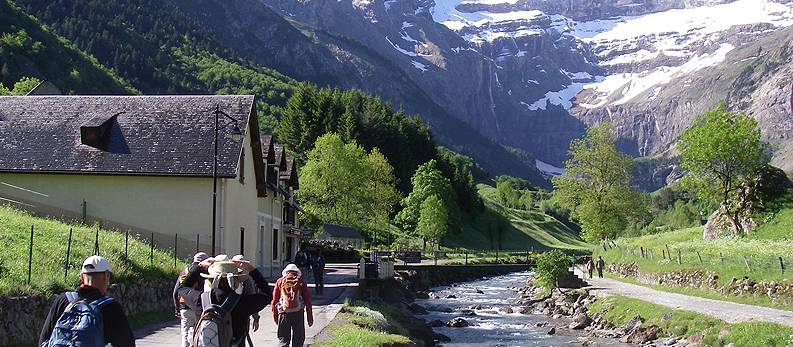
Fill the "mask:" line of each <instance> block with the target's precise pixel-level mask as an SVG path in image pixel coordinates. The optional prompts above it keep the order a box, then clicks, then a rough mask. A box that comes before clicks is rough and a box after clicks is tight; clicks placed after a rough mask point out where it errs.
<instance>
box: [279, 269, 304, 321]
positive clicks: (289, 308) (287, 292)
mask: <svg viewBox="0 0 793 347" xmlns="http://www.w3.org/2000/svg"><path fill="white" fill-rule="evenodd" d="M301 288H302V285H301V281H300V278H299V277H298V278H290V277H284V278H283V279H282V280H281V297H280V299H279V300H278V304H277V305H278V311H279V312H282V313H283V312H297V311H300V310H302V309H303V296H302V295H301V293H300V289H301Z"/></svg>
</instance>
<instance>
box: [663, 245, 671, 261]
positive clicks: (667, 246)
mask: <svg viewBox="0 0 793 347" xmlns="http://www.w3.org/2000/svg"><path fill="white" fill-rule="evenodd" d="M664 247H666V256H667V257H668V258H669V260H672V252H671V251H670V250H669V245H664Z"/></svg>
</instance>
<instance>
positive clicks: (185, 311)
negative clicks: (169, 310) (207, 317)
mask: <svg viewBox="0 0 793 347" xmlns="http://www.w3.org/2000/svg"><path fill="white" fill-rule="evenodd" d="M207 258H209V255H208V254H206V253H204V252H198V253H196V254H195V255H194V256H193V264H192V265H191V266H196V265H198V263H200V262H202V261H204V260H206V259H207ZM189 271H190V267H187V268H185V269H184V270H182V272H180V273H179V278H178V279H177V280H176V285H174V288H173V300H174V306H175V308H176V318H179V320H180V326H181V333H182V347H190V343H191V342H192V341H193V332H194V330H195V323H196V322H198V318H199V317H200V316H201V311H196V310H191V309H190V307H188V306H187V305H185V304H184V298H183V297H182V296H181V295H179V287H180V286H181V285H182V283H184V281H185V279H187V274H188V273H189ZM193 288H194V289H197V290H200V289H201V283H196V284H195V285H194V286H193Z"/></svg>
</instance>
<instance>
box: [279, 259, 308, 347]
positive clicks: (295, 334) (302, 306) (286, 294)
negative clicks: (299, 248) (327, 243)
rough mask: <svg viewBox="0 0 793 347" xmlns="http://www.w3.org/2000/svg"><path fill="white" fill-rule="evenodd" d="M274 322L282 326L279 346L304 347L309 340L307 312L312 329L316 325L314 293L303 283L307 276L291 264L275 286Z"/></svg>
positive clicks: (280, 327)
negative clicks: (312, 304)
mask: <svg viewBox="0 0 793 347" xmlns="http://www.w3.org/2000/svg"><path fill="white" fill-rule="evenodd" d="M270 304H271V306H272V310H273V321H275V324H276V325H278V333H277V334H278V346H280V347H289V346H290V342H291V346H292V347H302V346H303V343H304V342H305V340H306V327H305V325H304V320H303V312H304V311H305V314H306V320H307V322H308V326H312V325H314V313H313V311H312V309H311V292H309V290H308V284H307V283H306V281H305V280H304V279H303V273H302V271H300V269H299V268H298V267H297V265H295V264H289V265H287V266H286V268H284V270H283V271H282V272H281V278H279V279H278V280H277V281H276V282H275V288H274V289H273V301H272V302H271V303H270Z"/></svg>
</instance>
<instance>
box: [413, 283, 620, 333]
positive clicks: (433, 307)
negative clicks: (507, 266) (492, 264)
mask: <svg viewBox="0 0 793 347" xmlns="http://www.w3.org/2000/svg"><path fill="white" fill-rule="evenodd" d="M529 276H532V273H530V272H519V273H513V274H509V275H504V276H496V277H491V278H487V279H481V280H476V281H470V282H464V283H459V284H456V285H454V286H444V287H436V288H432V292H434V293H435V294H437V295H438V296H439V297H440V298H439V299H425V300H416V303H418V304H419V305H421V306H423V307H424V308H425V309H427V310H428V311H429V314H427V315H423V316H421V317H423V318H425V319H427V321H433V320H435V319H439V320H441V321H443V322H446V321H448V320H450V319H452V318H455V317H463V318H465V319H466V320H467V321H468V323H469V324H470V326H468V327H465V328H451V327H445V326H444V327H438V328H435V329H434V330H435V332H436V333H440V334H443V335H446V336H448V337H449V338H451V342H445V343H442V345H444V346H571V345H573V346H575V345H577V346H581V342H582V340H579V337H581V336H583V332H582V331H580V330H577V331H573V330H569V329H567V328H566V326H567V325H568V324H569V323H570V320H569V319H567V318H560V319H552V318H551V317H548V316H545V315H538V314H521V313H518V312H517V310H518V308H519V307H521V305H520V304H518V303H517V301H518V294H517V293H516V292H515V290H514V289H510V288H513V287H518V288H520V287H523V286H524V285H525V284H526V279H527V278H529ZM476 289H479V290H481V291H482V292H483V294H478V293H477V292H476ZM448 295H454V296H455V297H456V298H446V297H447V296H448ZM475 305H481V306H482V309H477V310H473V311H474V312H476V316H468V317H465V316H463V315H462V314H461V311H462V310H466V309H469V308H470V307H471V306H475ZM503 307H510V308H512V309H513V310H514V311H515V313H501V312H500V311H499V308H503ZM443 311H447V312H443ZM448 311H451V312H448ZM540 322H547V323H548V325H547V326H544V327H535V324H536V323H540ZM551 327H556V331H557V332H556V334H553V335H549V334H548V330H549V329H550V328H551ZM593 342H595V343H596V345H598V346H603V345H610V346H617V345H620V344H619V343H618V342H617V341H616V340H595V341H593Z"/></svg>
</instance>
